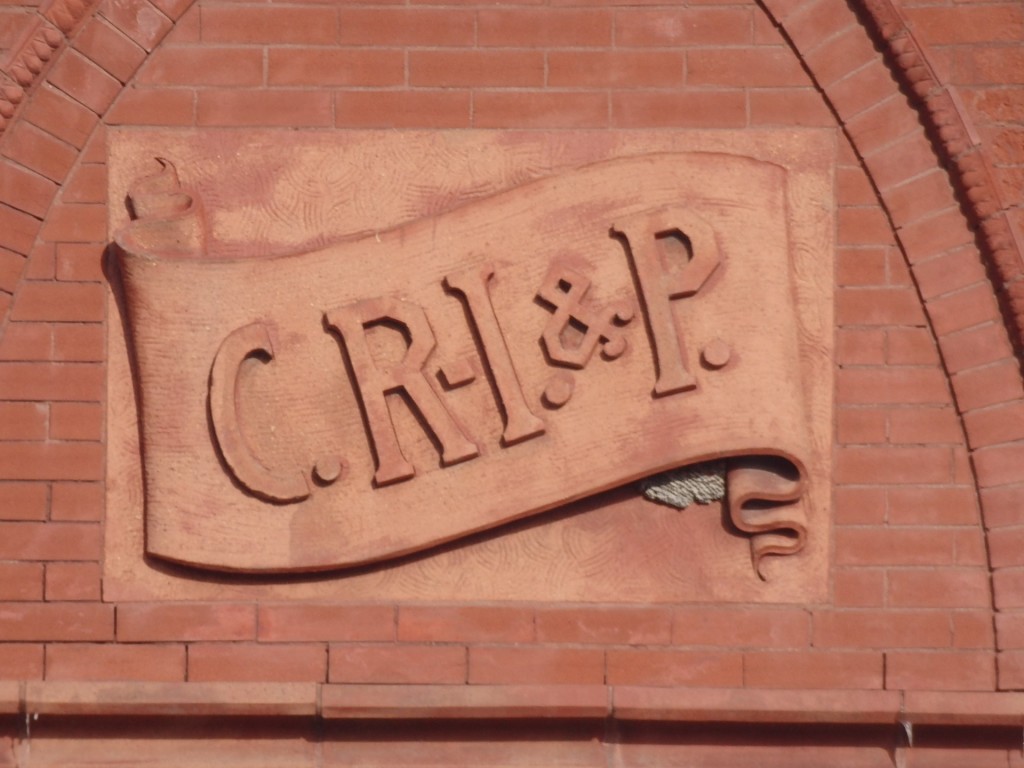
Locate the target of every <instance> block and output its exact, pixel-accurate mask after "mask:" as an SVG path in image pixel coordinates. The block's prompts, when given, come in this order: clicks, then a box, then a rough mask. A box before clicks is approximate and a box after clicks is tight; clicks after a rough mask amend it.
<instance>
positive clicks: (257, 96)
mask: <svg viewBox="0 0 1024 768" xmlns="http://www.w3.org/2000/svg"><path fill="white" fill-rule="evenodd" d="M197 99H198V101H197V102H196V123H197V124H198V125H209V126H224V127H229V126H268V127H270V126H286V127H295V128H298V127H303V126H329V125H331V124H332V122H333V116H332V114H331V94H330V93H328V92H326V91H299V90H273V91H260V90H251V91H250V90H245V91H235V90H225V89H213V90H201V91H199V92H198V94H197Z"/></svg>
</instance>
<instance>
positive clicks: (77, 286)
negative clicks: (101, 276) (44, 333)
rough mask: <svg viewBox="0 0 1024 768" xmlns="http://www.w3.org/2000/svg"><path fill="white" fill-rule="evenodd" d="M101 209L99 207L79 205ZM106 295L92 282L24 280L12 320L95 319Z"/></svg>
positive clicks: (96, 319)
mask: <svg viewBox="0 0 1024 768" xmlns="http://www.w3.org/2000/svg"><path fill="white" fill-rule="evenodd" d="M82 207H89V208H100V209H101V210H102V208H101V206H82ZM105 308H106V295H105V293H104V290H103V286H102V285H99V284H96V283H51V282H43V281H38V282H32V281H26V282H24V283H23V284H22V286H21V288H20V290H19V292H18V298H17V301H15V303H14V309H13V311H12V313H11V318H12V319H13V320H50V321H58V322H59V321H64V322H67V321H80V322H81V321H84V322H89V321H99V320H102V319H103V318H104V314H105Z"/></svg>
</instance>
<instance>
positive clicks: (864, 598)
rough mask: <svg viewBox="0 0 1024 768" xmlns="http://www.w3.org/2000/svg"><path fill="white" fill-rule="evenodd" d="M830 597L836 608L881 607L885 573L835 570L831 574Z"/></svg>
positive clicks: (879, 570)
mask: <svg viewBox="0 0 1024 768" xmlns="http://www.w3.org/2000/svg"><path fill="white" fill-rule="evenodd" d="M832 595H833V602H834V605H835V607H836V608H875V607H881V606H882V605H883V603H884V602H885V572H884V571H883V570H882V569H871V570H869V569H864V568H836V569H834V570H833V572H832Z"/></svg>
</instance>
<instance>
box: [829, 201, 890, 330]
mask: <svg viewBox="0 0 1024 768" xmlns="http://www.w3.org/2000/svg"><path fill="white" fill-rule="evenodd" d="M837 228H838V244H839V245H840V246H844V245H874V244H876V243H887V242H889V241H891V240H892V227H891V226H890V224H889V219H888V218H886V216H885V213H884V212H883V211H882V209H881V208H879V207H878V206H867V207H863V208H840V209H839V221H838V224H837ZM841 322H842V321H841Z"/></svg>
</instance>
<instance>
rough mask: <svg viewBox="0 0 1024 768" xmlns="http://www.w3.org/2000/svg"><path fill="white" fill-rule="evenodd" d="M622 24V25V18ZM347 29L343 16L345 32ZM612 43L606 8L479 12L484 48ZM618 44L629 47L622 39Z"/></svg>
mask: <svg viewBox="0 0 1024 768" xmlns="http://www.w3.org/2000/svg"><path fill="white" fill-rule="evenodd" d="M379 12H380V11H374V12H373V13H374V14H375V15H376V14H377V13H379ZM445 13H451V11H445ZM618 23H620V24H621V17H619V22H618ZM344 27H345V14H344V12H342V29H343V30H344ZM388 32H390V30H388ZM343 34H344V32H343ZM385 34H387V33H385ZM611 42H612V15H611V11H609V10H608V9H604V8H543V9H539V8H509V7H504V8H481V9H480V10H479V11H478V12H477V44H478V45H481V46H507V47H515V48H520V47H523V48H571V47H575V46H588V47H598V46H608V45H610V44H611ZM617 42H618V43H619V44H620V45H624V44H626V43H623V42H622V38H621V36H620V37H619V39H618V41H617Z"/></svg>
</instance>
